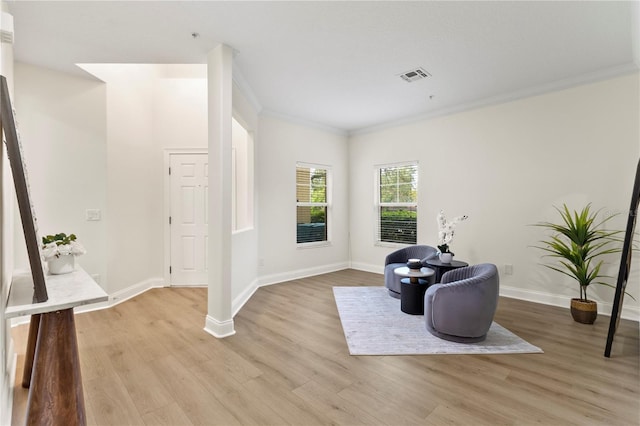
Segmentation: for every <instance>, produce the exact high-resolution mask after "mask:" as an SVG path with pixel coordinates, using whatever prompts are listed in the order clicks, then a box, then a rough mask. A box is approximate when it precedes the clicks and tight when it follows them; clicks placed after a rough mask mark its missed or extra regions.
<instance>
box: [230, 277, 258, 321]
mask: <svg viewBox="0 0 640 426" xmlns="http://www.w3.org/2000/svg"><path fill="white" fill-rule="evenodd" d="M256 290H258V279H257V278H256V279H255V280H253V281H252V282H251V284H249V286H247V288H246V289H245V290H244V291H243V292H241V293H240V294H239V295H238V296H236V297H235V298H234V299H233V301H232V302H231V316H232V317H235V316H236V314H237V313H238V312H240V309H242V307H243V306H244V304H245V303H247V302H248V301H249V299H251V296H253V293H255V292H256Z"/></svg>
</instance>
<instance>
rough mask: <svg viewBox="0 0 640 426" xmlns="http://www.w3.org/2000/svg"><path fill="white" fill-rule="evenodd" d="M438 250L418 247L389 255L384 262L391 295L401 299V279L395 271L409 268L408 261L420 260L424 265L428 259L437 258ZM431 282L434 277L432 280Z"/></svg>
mask: <svg viewBox="0 0 640 426" xmlns="http://www.w3.org/2000/svg"><path fill="white" fill-rule="evenodd" d="M437 253H438V250H436V249H435V248H433V247H431V246H424V245H416V246H409V247H404V248H401V249H400V250H396V251H394V252H392V253H389V254H388V255H387V257H386V259H385V261H384V285H385V287H387V289H389V295H390V296H392V297H395V298H396V299H397V298H399V297H400V279H401V277H399V276H397V275H396V274H394V273H393V270H394V269H396V268H399V267H401V266H407V260H409V259H420V260H421V261H422V264H423V265H424V262H425V261H426V260H427V259H431V258H432V257H436V256H437ZM430 279H431V280H433V279H434V277H431V278H430Z"/></svg>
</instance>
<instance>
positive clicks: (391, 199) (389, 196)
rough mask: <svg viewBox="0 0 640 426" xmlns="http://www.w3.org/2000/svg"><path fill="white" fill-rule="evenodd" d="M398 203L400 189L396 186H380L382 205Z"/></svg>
mask: <svg viewBox="0 0 640 426" xmlns="http://www.w3.org/2000/svg"><path fill="white" fill-rule="evenodd" d="M397 201H398V187H397V186H396V185H395V184H393V185H381V186H380V202H381V203H395V202H397Z"/></svg>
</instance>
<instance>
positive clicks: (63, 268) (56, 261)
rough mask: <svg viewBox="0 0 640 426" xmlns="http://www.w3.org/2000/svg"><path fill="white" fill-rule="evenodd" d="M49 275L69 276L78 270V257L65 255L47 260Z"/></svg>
mask: <svg viewBox="0 0 640 426" xmlns="http://www.w3.org/2000/svg"><path fill="white" fill-rule="evenodd" d="M47 266H48V267H49V273H50V274H53V275H60V274H68V273H70V272H73V271H75V269H76V257H75V256H74V255H72V254H64V255H61V256H59V257H54V258H53V259H51V260H47Z"/></svg>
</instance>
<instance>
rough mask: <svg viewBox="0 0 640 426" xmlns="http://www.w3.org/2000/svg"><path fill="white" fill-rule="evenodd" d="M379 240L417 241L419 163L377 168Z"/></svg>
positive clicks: (407, 242)
mask: <svg viewBox="0 0 640 426" xmlns="http://www.w3.org/2000/svg"><path fill="white" fill-rule="evenodd" d="M377 207H378V235H377V241H378V242H388V243H403V244H416V241H417V223H418V165H417V164H415V163H412V164H404V165H389V166H380V167H379V168H378V203H377Z"/></svg>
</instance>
